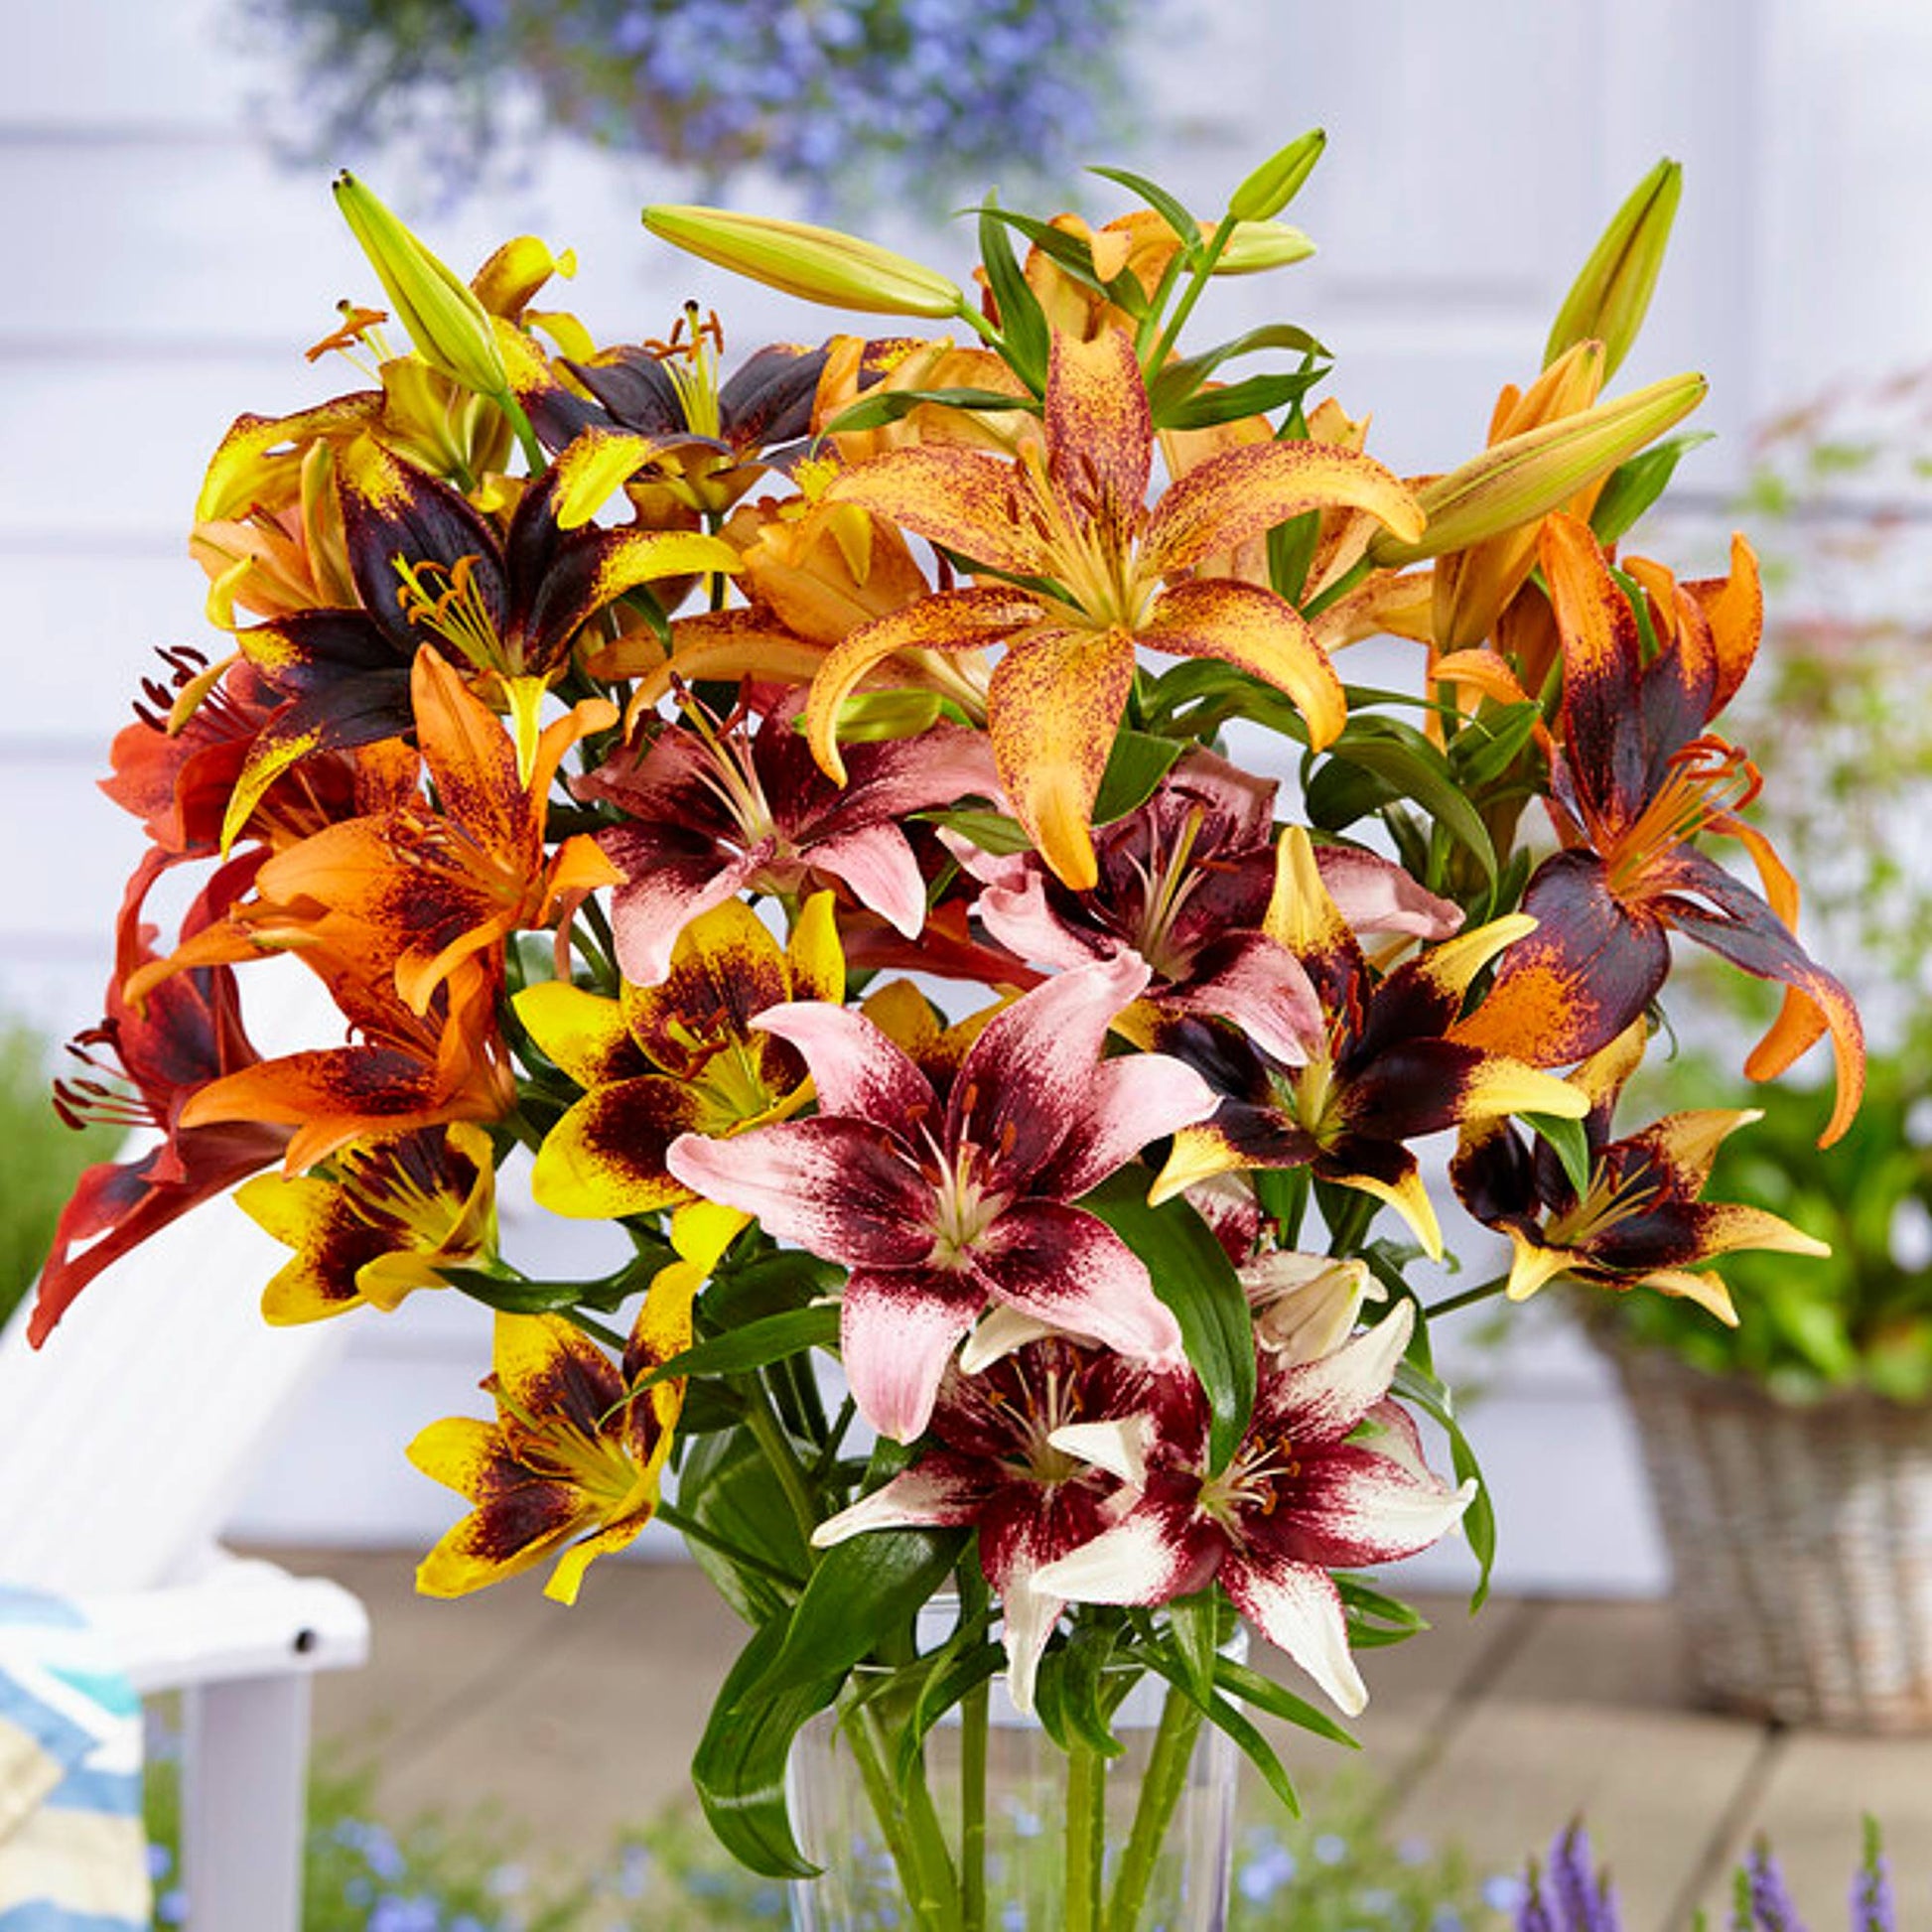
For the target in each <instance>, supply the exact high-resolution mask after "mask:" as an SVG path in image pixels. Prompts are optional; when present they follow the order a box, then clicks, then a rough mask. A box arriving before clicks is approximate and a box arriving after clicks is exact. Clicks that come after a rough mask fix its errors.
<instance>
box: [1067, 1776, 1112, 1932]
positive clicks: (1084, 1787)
mask: <svg viewBox="0 0 1932 1932" xmlns="http://www.w3.org/2000/svg"><path fill="white" fill-rule="evenodd" d="M1106 1842H1107V1761H1106V1759H1105V1758H1103V1757H1102V1756H1101V1755H1100V1753H1099V1752H1098V1751H1096V1750H1094V1749H1092V1748H1090V1747H1089V1746H1087V1745H1085V1744H1075V1745H1074V1746H1073V1748H1072V1749H1071V1750H1069V1751H1068V1752H1067V1754H1066V1906H1065V1910H1064V1912H1063V1914H1062V1916H1061V1924H1062V1925H1063V1927H1064V1928H1065V1932H1102V1921H1101V1917H1100V1858H1101V1853H1102V1851H1103V1850H1104V1848H1105V1846H1106Z"/></svg>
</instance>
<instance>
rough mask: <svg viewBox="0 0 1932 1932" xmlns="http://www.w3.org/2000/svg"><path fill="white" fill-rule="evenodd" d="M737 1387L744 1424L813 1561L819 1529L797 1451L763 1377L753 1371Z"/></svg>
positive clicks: (815, 1559) (809, 1557)
mask: <svg viewBox="0 0 1932 1932" xmlns="http://www.w3.org/2000/svg"><path fill="white" fill-rule="evenodd" d="M740 1387H741V1389H742V1391H743V1393H744V1396H745V1421H746V1424H747V1426H748V1427H749V1428H750V1429H751V1432H752V1435H753V1437H754V1439H755V1440H756V1441H757V1443H758V1446H759V1449H762V1450H763V1451H764V1459H765V1460H766V1461H767V1462H768V1463H770V1465H771V1473H772V1474H773V1475H774V1476H775V1477H776V1478H777V1482H778V1487H779V1488H780V1489H782V1490H783V1491H784V1496H785V1501H786V1502H788V1503H789V1504H790V1505H791V1513H792V1515H793V1516H794V1517H796V1518H797V1521H798V1533H799V1535H800V1536H802V1537H803V1538H804V1540H805V1550H806V1555H807V1558H808V1559H809V1560H810V1561H812V1562H816V1561H817V1553H816V1552H815V1551H814V1550H813V1549H812V1532H813V1531H814V1530H815V1529H817V1528H818V1512H817V1511H816V1510H815V1509H813V1507H812V1498H811V1491H810V1490H809V1489H808V1488H807V1487H806V1486H805V1470H804V1465H803V1464H802V1463H801V1462H800V1461H799V1459H798V1451H797V1450H796V1449H794V1448H793V1447H792V1443H791V1438H790V1436H789V1435H788V1434H787V1433H786V1431H785V1426H784V1424H783V1423H781V1422H780V1421H779V1420H778V1412H777V1410H776V1409H774V1408H773V1407H772V1406H771V1395H770V1391H769V1390H767V1389H766V1388H765V1386H764V1378H763V1377H762V1376H760V1375H759V1373H758V1372H757V1371H756V1370H754V1371H753V1373H752V1374H750V1375H748V1376H746V1378H745V1380H744V1381H743V1383H741V1384H740Z"/></svg>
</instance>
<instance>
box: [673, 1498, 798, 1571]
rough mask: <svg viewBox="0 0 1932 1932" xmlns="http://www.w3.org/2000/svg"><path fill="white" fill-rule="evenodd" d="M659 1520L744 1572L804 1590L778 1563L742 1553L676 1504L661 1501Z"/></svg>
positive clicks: (734, 1545)
mask: <svg viewBox="0 0 1932 1932" xmlns="http://www.w3.org/2000/svg"><path fill="white" fill-rule="evenodd" d="M656 1513H657V1520H658V1521H659V1522H660V1523H662V1524H663V1525H664V1527H665V1528H666V1529H672V1530H676V1531H677V1533H678V1535H679V1536H681V1537H683V1538H684V1540H685V1541H686V1542H687V1543H701V1544H703V1545H704V1547H705V1548H706V1549H707V1550H716V1551H717V1552H718V1554H719V1555H720V1556H721V1557H723V1558H724V1559H725V1560H726V1561H727V1562H728V1563H734V1564H736V1565H737V1566H738V1567H739V1568H740V1569H741V1570H750V1571H753V1572H755V1573H756V1574H757V1575H759V1576H760V1577H763V1578H764V1579H766V1580H767V1581H768V1582H770V1583H774V1584H780V1585H782V1586H783V1587H785V1588H786V1589H794V1590H795V1589H798V1588H800V1587H802V1585H803V1579H801V1578H798V1577H794V1576H793V1575H792V1574H791V1572H790V1571H788V1570H781V1569H780V1568H779V1567H778V1566H777V1565H776V1564H775V1563H767V1562H765V1560H764V1559H763V1558H762V1557H755V1556H753V1554H752V1553H751V1551H749V1550H741V1549H740V1548H739V1547H738V1545H737V1544H736V1543H729V1542H727V1541H726V1540H725V1539H724V1538H723V1537H722V1536H718V1535H715V1534H714V1533H713V1532H712V1531H710V1530H708V1529H706V1528H705V1526H704V1525H703V1524H702V1523H700V1522H699V1521H698V1519H697V1518H696V1517H695V1516H687V1515H685V1513H684V1512H683V1510H681V1509H679V1508H677V1507H676V1505H675V1504H672V1503H665V1502H660V1503H659V1504H658V1505H657V1512H656Z"/></svg>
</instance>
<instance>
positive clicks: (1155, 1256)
mask: <svg viewBox="0 0 1932 1932" xmlns="http://www.w3.org/2000/svg"><path fill="white" fill-rule="evenodd" d="M1147 1179H1148V1177H1147V1174H1146V1173H1145V1171H1144V1170H1139V1169H1133V1168H1129V1169H1124V1170H1123V1171H1122V1172H1121V1173H1117V1174H1115V1175H1114V1176H1113V1178H1112V1179H1110V1180H1106V1181H1103V1182H1102V1183H1101V1185H1100V1186H1098V1187H1097V1188H1095V1189H1094V1191H1093V1192H1092V1193H1090V1194H1087V1195H1085V1196H1084V1197H1083V1198H1082V1200H1081V1202H1080V1205H1081V1206H1082V1207H1084V1208H1086V1209H1087V1210H1088V1211H1089V1212H1090V1213H1094V1214H1097V1215H1099V1217H1100V1218H1101V1219H1102V1220H1103V1221H1105V1222H1106V1223H1107V1225H1108V1226H1109V1227H1110V1228H1112V1229H1113V1231H1114V1232H1115V1233H1116V1234H1118V1235H1119V1236H1120V1238H1121V1239H1122V1240H1123V1241H1125V1242H1126V1243H1127V1245H1128V1246H1129V1247H1130V1248H1132V1249H1133V1250H1134V1252H1135V1253H1136V1254H1137V1255H1139V1256H1140V1258H1141V1259H1142V1260H1143V1261H1144V1262H1146V1263H1147V1268H1148V1273H1149V1275H1150V1276H1151V1277H1152V1278H1153V1281H1154V1292H1155V1294H1156V1295H1158V1296H1159V1297H1160V1298H1161V1300H1162V1301H1163V1302H1165V1303H1166V1304H1167V1306H1168V1307H1169V1308H1170V1309H1172V1310H1173V1315H1174V1319H1175V1320H1176V1321H1178V1322H1179V1324H1180V1339H1181V1344H1182V1346H1183V1347H1185V1349H1186V1351H1187V1360H1188V1361H1189V1363H1191V1364H1192V1366H1193V1370H1194V1373H1195V1374H1196V1375H1197V1376H1199V1378H1200V1384H1201V1388H1202V1390H1203V1392H1204V1393H1205V1394H1206V1397H1207V1411H1208V1417H1209V1430H1208V1451H1209V1460H1210V1462H1211V1464H1212V1466H1213V1468H1214V1469H1215V1470H1217V1471H1218V1470H1221V1469H1224V1468H1226V1467H1227V1465H1228V1463H1229V1461H1230V1460H1231V1459H1232V1458H1233V1455H1234V1451H1235V1450H1236V1449H1238V1448H1239V1447H1240V1444H1241V1438H1242V1437H1243V1436H1244V1435H1245V1434H1246V1433H1247V1428H1248V1417H1249V1415H1250V1414H1251V1413H1252V1411H1253V1409H1254V1403H1255V1337H1254V1321H1253V1317H1252V1316H1251V1315H1250V1313H1249V1311H1248V1297H1247V1292H1246V1291H1245V1290H1244V1289H1243V1288H1242V1286H1241V1278H1240V1276H1238V1275H1237V1274H1236V1273H1235V1272H1234V1263H1233V1262H1231V1261H1230V1260H1229V1259H1228V1257H1227V1250H1226V1249H1225V1248H1223V1247H1222V1246H1221V1244H1220V1242H1218V1241H1217V1240H1216V1239H1215V1238H1214V1235H1213V1232H1212V1230H1211V1229H1210V1228H1209V1227H1208V1225H1207V1223H1206V1222H1205V1221H1203V1220H1202V1219H1201V1217H1200V1216H1199V1214H1197V1213H1196V1212H1195V1211H1194V1209H1193V1208H1192V1207H1191V1206H1189V1205H1188V1203H1187V1202H1186V1201H1184V1200H1181V1199H1179V1198H1175V1199H1173V1200H1170V1201H1163V1202H1162V1203H1161V1205H1160V1206H1159V1207H1151V1206H1149V1205H1148V1199H1147Z"/></svg>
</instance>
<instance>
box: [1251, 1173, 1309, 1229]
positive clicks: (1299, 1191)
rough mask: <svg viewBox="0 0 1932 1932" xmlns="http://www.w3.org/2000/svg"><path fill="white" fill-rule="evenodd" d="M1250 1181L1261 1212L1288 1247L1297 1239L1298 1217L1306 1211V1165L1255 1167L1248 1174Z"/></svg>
mask: <svg viewBox="0 0 1932 1932" xmlns="http://www.w3.org/2000/svg"><path fill="white" fill-rule="evenodd" d="M1248 1178H1249V1179H1250V1180H1251V1181H1253V1183H1254V1190H1255V1199H1256V1201H1257V1202H1259V1203H1260V1206H1261V1211H1262V1212H1263V1213H1264V1214H1266V1215H1267V1216H1268V1218H1269V1219H1270V1220H1271V1221H1273V1222H1274V1223H1275V1229H1276V1234H1277V1237H1278V1239H1279V1240H1280V1241H1281V1244H1282V1246H1283V1247H1285V1248H1292V1247H1294V1245H1295V1244H1296V1242H1297V1241H1298V1240H1299V1239H1300V1238H1301V1233H1302V1218H1303V1216H1304V1215H1306V1214H1307V1213H1308V1211H1309V1171H1308V1169H1307V1168H1257V1169H1255V1171H1254V1172H1253V1173H1251V1174H1250V1175H1249V1176H1248Z"/></svg>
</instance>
